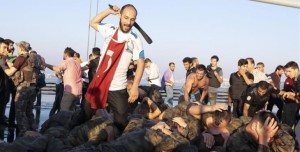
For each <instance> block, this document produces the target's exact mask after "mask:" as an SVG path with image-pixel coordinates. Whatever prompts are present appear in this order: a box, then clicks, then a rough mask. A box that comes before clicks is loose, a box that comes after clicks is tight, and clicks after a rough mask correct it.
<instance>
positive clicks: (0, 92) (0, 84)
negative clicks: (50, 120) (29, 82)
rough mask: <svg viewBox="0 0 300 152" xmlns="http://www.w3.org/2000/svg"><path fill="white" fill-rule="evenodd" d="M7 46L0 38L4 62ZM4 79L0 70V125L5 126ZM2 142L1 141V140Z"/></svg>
mask: <svg viewBox="0 0 300 152" xmlns="http://www.w3.org/2000/svg"><path fill="white" fill-rule="evenodd" d="M7 48H8V44H7V43H6V42H5V40H4V39H3V38H0V60H2V61H3V62H5V60H6V56H7ZM6 79H7V75H6V74H5V72H4V68H0V124H1V125H3V124H7V123H6V120H5V108H6V103H7V102H6V101H7V100H6V94H7V90H6V88H7V87H8V86H6V82H5V81H6ZM2 140H3V139H2Z"/></svg>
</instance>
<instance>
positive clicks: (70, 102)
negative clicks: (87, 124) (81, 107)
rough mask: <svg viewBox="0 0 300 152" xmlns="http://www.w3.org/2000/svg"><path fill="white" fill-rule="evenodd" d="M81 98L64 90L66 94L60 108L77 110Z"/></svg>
mask: <svg viewBox="0 0 300 152" xmlns="http://www.w3.org/2000/svg"><path fill="white" fill-rule="evenodd" d="M79 100H80V97H79V96H76V95H74V94H72V93H70V92H66V91H64V95H63V97H62V99H61V103H60V110H64V111H75V108H76V103H77V102H79Z"/></svg>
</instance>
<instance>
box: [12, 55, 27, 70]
mask: <svg viewBox="0 0 300 152" xmlns="http://www.w3.org/2000/svg"><path fill="white" fill-rule="evenodd" d="M25 60H26V58H25V57H24V56H18V57H17V58H16V60H15V62H14V64H13V67H14V68H16V69H17V70H20V69H21V67H22V65H23V64H24V63H25V62H26V61H25Z"/></svg>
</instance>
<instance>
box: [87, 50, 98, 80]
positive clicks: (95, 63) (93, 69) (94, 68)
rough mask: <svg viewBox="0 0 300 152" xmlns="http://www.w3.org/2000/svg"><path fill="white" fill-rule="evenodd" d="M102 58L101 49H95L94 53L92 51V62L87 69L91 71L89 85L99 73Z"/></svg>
mask: <svg viewBox="0 0 300 152" xmlns="http://www.w3.org/2000/svg"><path fill="white" fill-rule="evenodd" d="M100 56H101V52H100V48H98V47H94V48H93V51H92V60H90V62H89V64H88V65H87V67H88V69H89V72H88V78H89V83H91V82H92V80H93V77H94V75H95V73H96V71H97V68H98V65H99V60H100Z"/></svg>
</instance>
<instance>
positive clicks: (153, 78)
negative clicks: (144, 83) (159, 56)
mask: <svg viewBox="0 0 300 152" xmlns="http://www.w3.org/2000/svg"><path fill="white" fill-rule="evenodd" d="M145 72H146V74H147V75H148V78H149V79H150V81H148V82H149V84H150V85H151V84H155V85H157V86H160V79H159V68H158V66H157V65H156V64H154V63H151V64H150V67H149V68H145Z"/></svg>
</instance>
